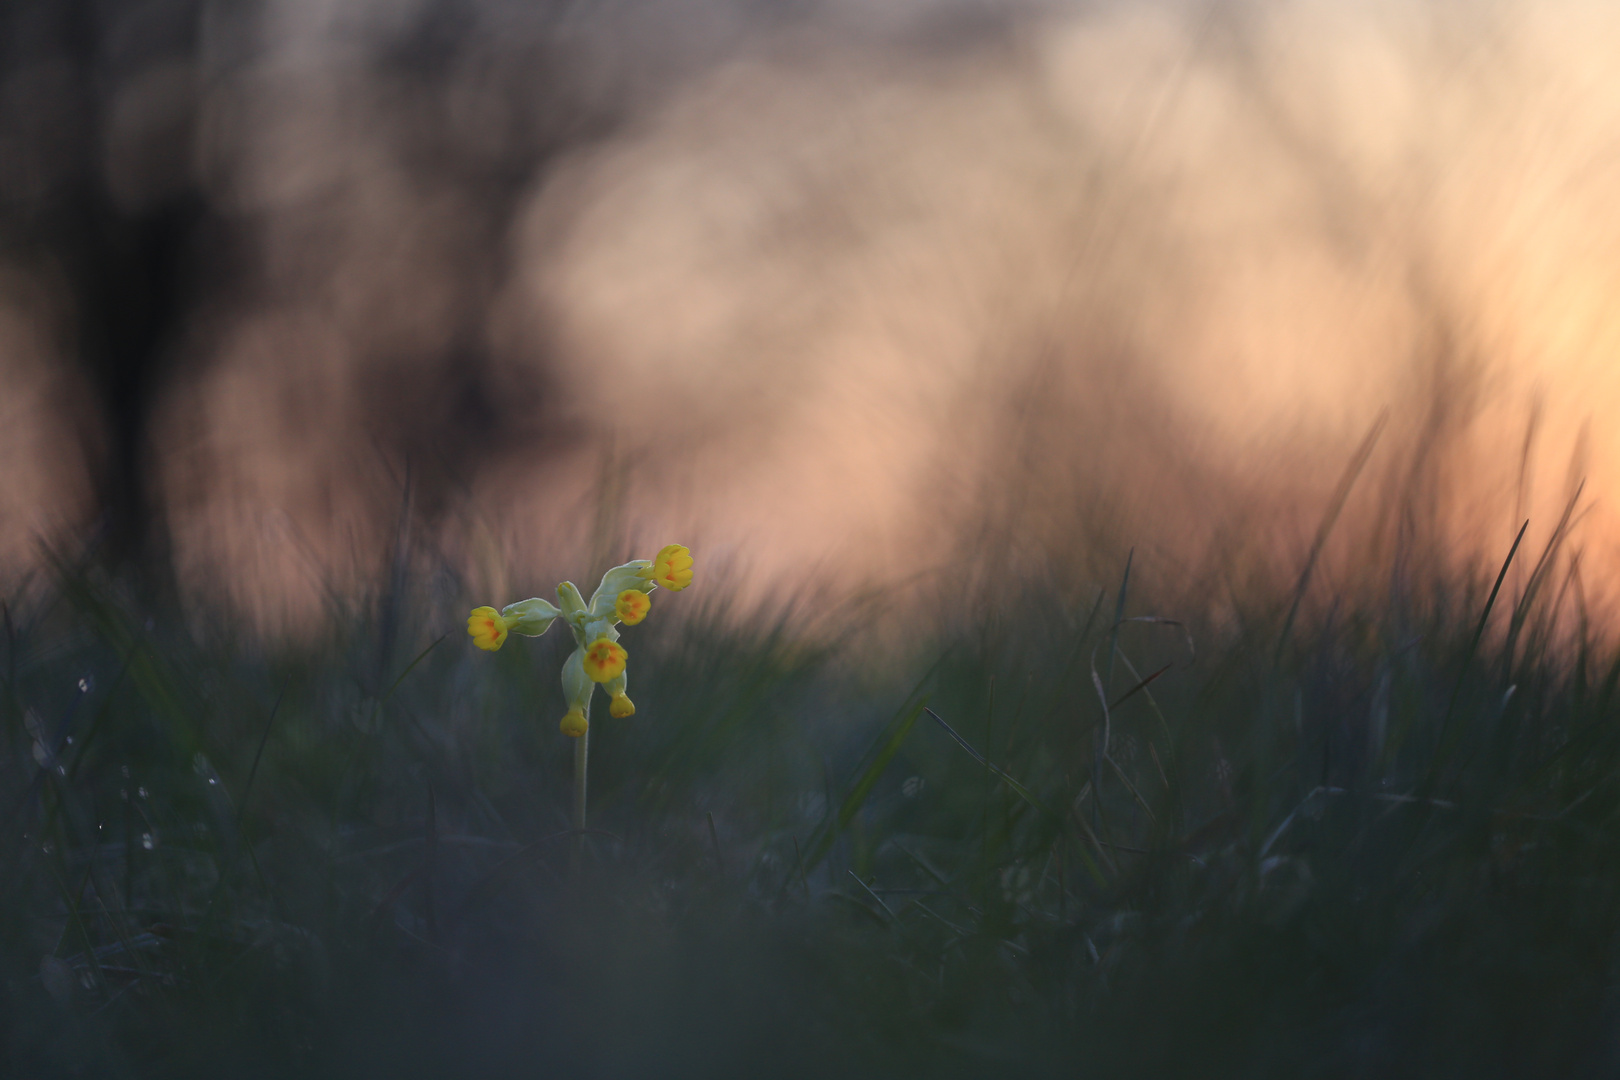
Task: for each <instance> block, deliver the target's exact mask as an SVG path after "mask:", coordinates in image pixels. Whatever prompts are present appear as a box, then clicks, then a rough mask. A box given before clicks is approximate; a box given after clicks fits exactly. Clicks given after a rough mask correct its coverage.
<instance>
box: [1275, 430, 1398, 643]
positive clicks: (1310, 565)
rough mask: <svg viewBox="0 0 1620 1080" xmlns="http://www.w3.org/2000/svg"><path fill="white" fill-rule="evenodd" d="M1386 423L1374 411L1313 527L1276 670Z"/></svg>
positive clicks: (1285, 623)
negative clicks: (1324, 553) (1325, 549)
mask: <svg viewBox="0 0 1620 1080" xmlns="http://www.w3.org/2000/svg"><path fill="white" fill-rule="evenodd" d="M1388 422H1389V411H1388V410H1387V409H1386V410H1385V411H1383V412H1381V413H1379V414H1378V417H1377V419H1375V420H1374V421H1373V424H1372V428H1371V429H1370V430H1368V432H1367V434H1366V436H1365V437H1364V438H1363V439H1362V440H1361V445H1360V446H1358V447H1356V452H1355V453H1354V454H1352V455H1351V456H1350V463H1349V464H1348V465H1346V466H1345V468H1344V473H1343V474H1342V475H1341V476H1340V477H1339V483H1338V485H1337V486H1336V487H1334V489H1333V496H1332V498H1330V499H1329V500H1328V505H1327V511H1326V512H1325V513H1324V514H1323V515H1322V523H1321V524H1320V525H1318V526H1317V528H1316V537H1315V538H1314V539H1313V540H1312V541H1311V550H1310V553H1309V554H1307V555H1306V557H1305V568H1304V569H1303V570H1301V571H1300V573H1299V581H1298V582H1297V583H1296V584H1295V585H1294V599H1293V601H1292V602H1291V603H1290V604H1289V605H1288V616H1287V617H1286V618H1285V619H1283V626H1282V632H1281V633H1279V634H1278V635H1277V648H1276V651H1275V652H1274V653H1273V654H1272V657H1271V667H1272V669H1273V670H1276V669H1277V668H1278V667H1279V666H1280V665H1281V664H1282V655H1283V649H1284V648H1286V647H1287V645H1288V639H1289V638H1290V637H1291V636H1292V635H1293V632H1294V620H1295V619H1297V618H1298V617H1299V608H1300V605H1301V604H1303V603H1304V602H1305V593H1306V591H1307V590H1308V589H1309V588H1310V586H1311V577H1312V575H1314V574H1315V573H1316V563H1317V561H1318V560H1319V559H1320V558H1321V557H1322V549H1323V547H1325V546H1326V545H1327V541H1328V537H1329V536H1331V535H1332V533H1333V527H1334V525H1336V524H1338V521H1339V514H1340V513H1342V512H1343V511H1344V504H1345V503H1346V502H1347V501H1348V500H1349V498H1350V492H1351V491H1352V490H1353V489H1354V488H1355V486H1356V480H1357V479H1359V478H1360V476H1361V472H1362V470H1363V469H1365V468H1366V467H1367V461H1368V459H1369V458H1371V457H1372V452H1373V449H1374V447H1376V446H1377V445H1378V437H1379V436H1380V435H1382V434H1383V433H1384V425H1385V424H1386V423H1388Z"/></svg>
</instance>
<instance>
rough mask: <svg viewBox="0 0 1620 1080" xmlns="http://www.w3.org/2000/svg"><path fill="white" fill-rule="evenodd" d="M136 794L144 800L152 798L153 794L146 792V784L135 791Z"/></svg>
mask: <svg viewBox="0 0 1620 1080" xmlns="http://www.w3.org/2000/svg"><path fill="white" fill-rule="evenodd" d="M135 794H137V795H139V796H140V797H141V798H143V799H146V798H150V797H151V793H150V792H149V791H147V790H146V785H144V784H143V785H141V786H140V787H138V788H136V789H135Z"/></svg>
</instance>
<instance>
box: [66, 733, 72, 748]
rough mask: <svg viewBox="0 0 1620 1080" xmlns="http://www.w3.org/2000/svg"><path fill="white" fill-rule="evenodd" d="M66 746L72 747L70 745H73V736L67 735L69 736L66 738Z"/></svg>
mask: <svg viewBox="0 0 1620 1080" xmlns="http://www.w3.org/2000/svg"><path fill="white" fill-rule="evenodd" d="M67 744H68V745H69V746H72V745H73V736H71V735H69V736H68V737H67Z"/></svg>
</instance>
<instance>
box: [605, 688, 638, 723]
mask: <svg viewBox="0 0 1620 1080" xmlns="http://www.w3.org/2000/svg"><path fill="white" fill-rule="evenodd" d="M608 712H610V713H612V714H613V717H614V718H615V719H617V720H623V719H624V718H625V717H627V716H634V715H636V706H635V703H634V702H632V701H631V700H630V695H629V694H626V693H624V692H623V691H620V692H619V693H617V694H614V695H613V701H612V702H611V703H610V704H609V705H608Z"/></svg>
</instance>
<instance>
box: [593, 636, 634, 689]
mask: <svg viewBox="0 0 1620 1080" xmlns="http://www.w3.org/2000/svg"><path fill="white" fill-rule="evenodd" d="M629 659H630V654H629V653H627V652H625V651H624V646H623V645H620V644H619V643H618V642H616V641H612V640H610V639H608V638H605V637H600V638H597V639H596V640H595V641H593V642H591V646H590V648H588V649H586V650H585V656H584V659H583V661H582V662H583V664H584V666H585V674H586V675H588V676H590V679H591V681H592V682H598V683H605V682H607V681H608V680H610V679H612V678H614V677H615V676H617V675H618V674H619V673H620V672H622V671H623V670H624V665H625V661H627V660H629Z"/></svg>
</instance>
